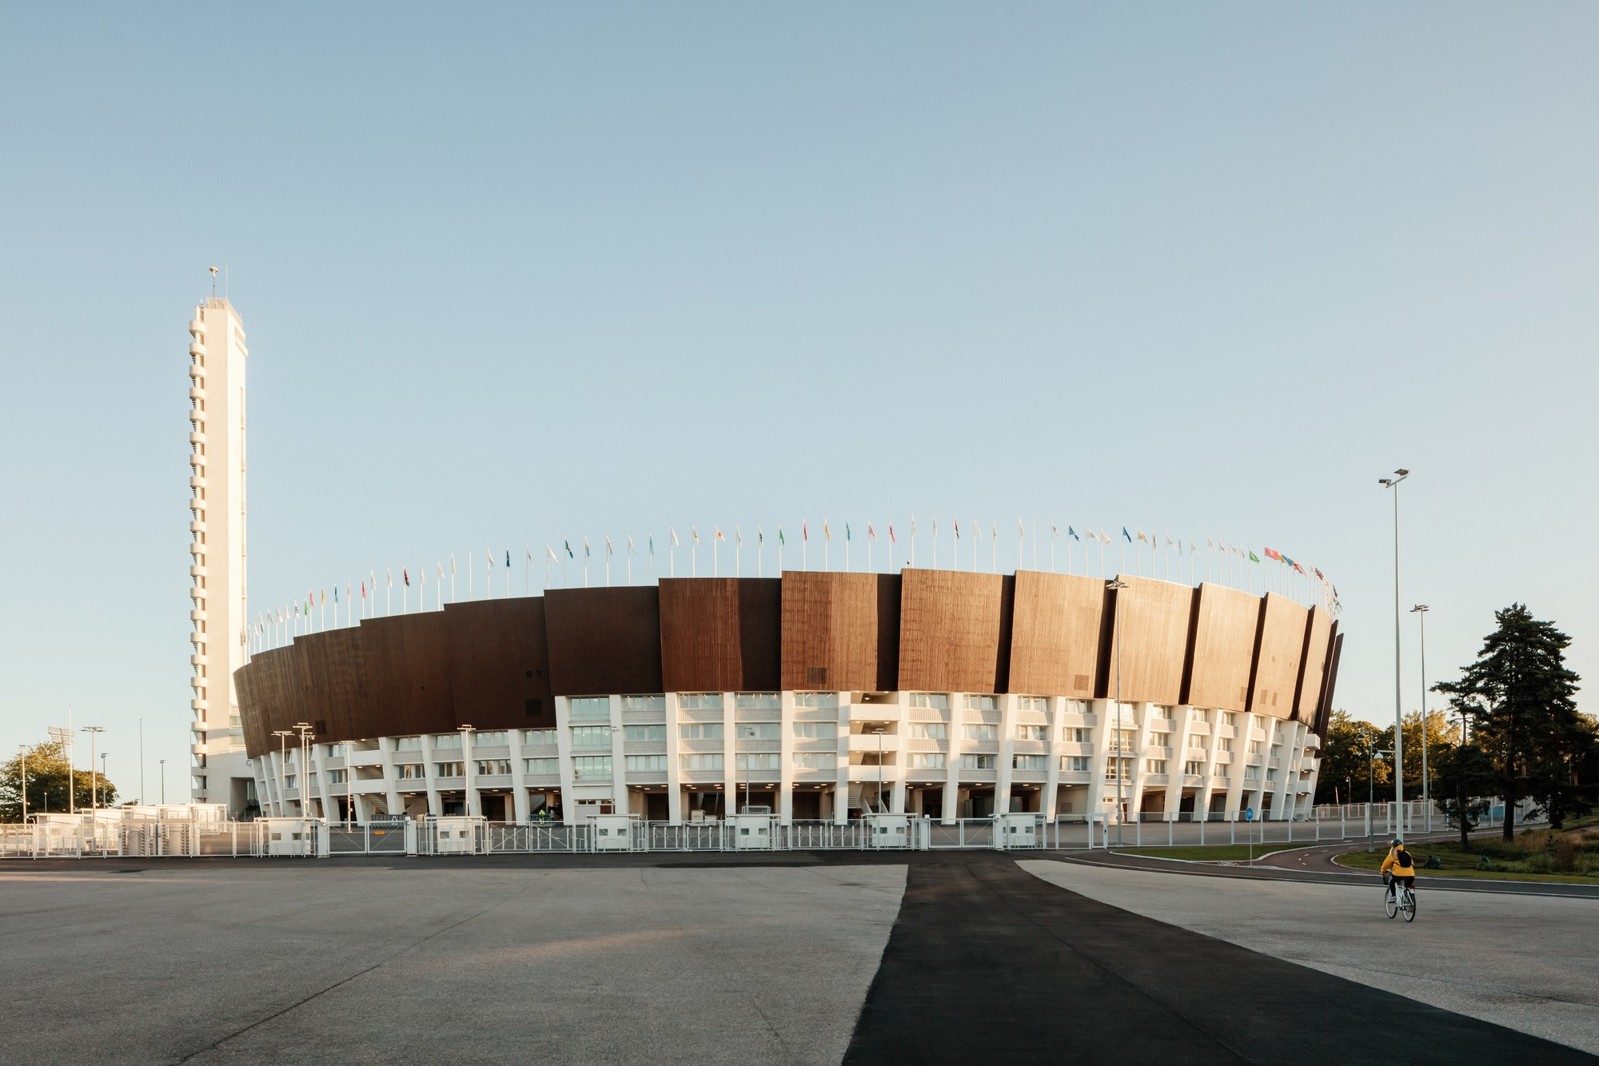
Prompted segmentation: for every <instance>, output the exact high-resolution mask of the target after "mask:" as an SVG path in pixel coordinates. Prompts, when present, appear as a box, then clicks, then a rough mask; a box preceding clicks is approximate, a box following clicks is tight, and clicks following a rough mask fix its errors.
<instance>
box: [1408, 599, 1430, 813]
mask: <svg viewBox="0 0 1599 1066" xmlns="http://www.w3.org/2000/svg"><path fill="white" fill-rule="evenodd" d="M1430 610H1432V608H1430V607H1428V606H1427V605H1426V604H1425V603H1418V604H1416V606H1414V607H1412V608H1411V609H1410V613H1411V614H1413V615H1415V616H1416V621H1417V622H1419V623H1421V813H1422V817H1423V818H1425V819H1427V832H1429V833H1430V832H1432V787H1431V786H1432V781H1431V775H1430V774H1429V773H1428V772H1427V612H1428V611H1430Z"/></svg>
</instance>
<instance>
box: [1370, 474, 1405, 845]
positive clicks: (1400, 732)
mask: <svg viewBox="0 0 1599 1066" xmlns="http://www.w3.org/2000/svg"><path fill="white" fill-rule="evenodd" d="M1409 476H1410V471H1408V470H1406V469H1405V468H1404V467H1400V468H1399V469H1398V470H1395V471H1394V476H1393V477H1383V478H1378V479H1377V484H1379V485H1381V486H1382V487H1383V488H1385V489H1392V490H1393V493H1394V801H1395V803H1396V804H1397V806H1398V808H1399V809H1398V810H1397V811H1396V812H1395V814H1394V826H1395V828H1397V829H1398V833H1397V834H1396V835H1398V836H1401V837H1402V836H1404V835H1405V758H1404V752H1405V740H1404V732H1405V711H1404V701H1403V698H1402V697H1401V695H1400V692H1399V483H1400V482H1401V481H1403V480H1405V478H1407V477H1409Z"/></svg>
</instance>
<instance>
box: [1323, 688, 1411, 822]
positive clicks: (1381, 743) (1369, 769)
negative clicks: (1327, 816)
mask: <svg viewBox="0 0 1599 1066" xmlns="http://www.w3.org/2000/svg"><path fill="white" fill-rule="evenodd" d="M1393 733H1394V731H1393V729H1392V727H1390V728H1389V729H1388V730H1387V732H1380V731H1378V730H1376V729H1374V728H1373V727H1372V725H1371V724H1370V723H1369V722H1361V721H1357V720H1355V719H1354V718H1352V717H1350V715H1349V712H1348V711H1333V713H1332V715H1331V716H1330V717H1329V718H1328V719H1327V735H1326V736H1324V737H1322V738H1321V772H1320V774H1318V775H1317V777H1316V802H1317V803H1337V802H1343V803H1365V802H1366V797H1367V796H1368V795H1370V794H1372V793H1376V794H1378V795H1381V791H1382V789H1383V787H1384V786H1385V785H1388V784H1389V783H1390V782H1391V781H1392V780H1393V774H1392V773H1391V771H1390V764H1389V763H1388V762H1386V761H1384V759H1383V758H1382V757H1380V756H1379V757H1378V759H1377V760H1376V763H1375V765H1374V764H1373V763H1372V761H1371V760H1370V759H1369V758H1368V757H1367V754H1366V752H1367V748H1368V747H1375V748H1379V749H1381V748H1385V747H1387V748H1392V747H1393V744H1392V741H1393ZM1368 779H1369V780H1368Z"/></svg>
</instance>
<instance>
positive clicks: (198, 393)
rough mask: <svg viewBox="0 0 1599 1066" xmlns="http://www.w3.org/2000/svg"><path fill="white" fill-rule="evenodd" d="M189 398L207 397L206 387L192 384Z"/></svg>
mask: <svg viewBox="0 0 1599 1066" xmlns="http://www.w3.org/2000/svg"><path fill="white" fill-rule="evenodd" d="M189 399H190V400H195V401H199V400H203V399H205V387H204V386H203V385H190V386H189Z"/></svg>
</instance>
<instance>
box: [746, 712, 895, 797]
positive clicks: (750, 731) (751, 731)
mask: <svg viewBox="0 0 1599 1066" xmlns="http://www.w3.org/2000/svg"><path fill="white" fill-rule="evenodd" d="M738 735H739V738H740V739H741V740H742V739H746V738H748V739H754V737H755V727H754V726H752V725H741V726H739V727H738ZM877 743H878V745H879V746H880V747H881V745H882V743H883V742H882V741H878V742H877ZM739 754H740V753H739V752H737V751H734V752H733V769H734V771H737V770H738V757H739ZM751 754H752V753H751V752H749V751H748V750H746V751H744V752H743V755H744V811H743V813H744V814H748V813H749V811H750V775H751V774H752V773H754V772H755V768H754V767H753V766H751V765H750V755H751ZM877 774H878V776H879V777H881V776H882V774H883V771H882V770H881V769H879V770H878V771H877Z"/></svg>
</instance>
